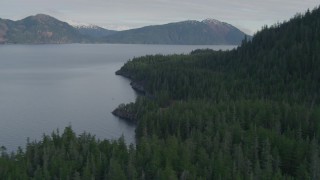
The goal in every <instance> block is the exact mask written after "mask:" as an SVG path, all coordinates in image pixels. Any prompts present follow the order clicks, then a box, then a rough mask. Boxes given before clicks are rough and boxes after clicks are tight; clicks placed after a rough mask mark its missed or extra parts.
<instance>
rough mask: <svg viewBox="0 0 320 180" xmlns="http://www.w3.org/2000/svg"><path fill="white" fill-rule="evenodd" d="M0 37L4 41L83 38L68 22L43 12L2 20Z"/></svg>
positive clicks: (77, 40) (79, 39)
mask: <svg viewBox="0 0 320 180" xmlns="http://www.w3.org/2000/svg"><path fill="white" fill-rule="evenodd" d="M1 34H2V36H1ZM0 38H1V39H2V42H5V43H74V42H82V41H83V40H84V39H83V36H82V35H81V34H80V33H79V32H78V31H77V30H75V29H74V28H73V27H72V26H70V25H69V24H67V23H65V22H62V21H59V20H57V19H55V18H53V17H51V16H48V15H44V14H38V15H35V16H29V17H27V18H25V19H22V20H19V21H10V20H2V21H1V23H0Z"/></svg>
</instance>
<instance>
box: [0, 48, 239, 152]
mask: <svg viewBox="0 0 320 180" xmlns="http://www.w3.org/2000/svg"><path fill="white" fill-rule="evenodd" d="M198 48H211V49H230V48H233V47H230V46H171V45H80V44H71V45H2V46H0V146H1V145H4V146H6V147H7V148H8V150H9V151H11V150H15V149H16V148H17V147H18V146H22V147H24V145H25V143H26V139H27V138H28V137H29V138H30V139H31V140H35V139H37V140H39V139H41V136H42V135H43V134H44V133H45V134H50V133H51V132H52V131H54V130H56V129H58V128H59V129H60V132H62V130H63V129H64V127H66V126H68V125H71V126H72V128H73V129H74V130H75V132H76V133H78V134H79V133H82V132H84V131H86V132H89V133H91V134H94V135H96V137H97V138H100V139H104V138H107V139H117V138H119V137H120V136H121V135H122V134H123V135H124V137H125V140H126V142H127V143H133V142H134V130H135V126H134V125H132V124H128V123H126V122H125V121H122V120H119V119H118V118H116V117H114V116H113V115H112V114H111V111H112V110H113V109H114V108H116V107H117V106H118V105H119V104H121V103H128V102H132V101H134V100H135V98H136V94H135V92H134V91H133V90H132V89H131V87H130V85H129V80H127V79H125V78H122V77H120V76H116V75H115V74H114V73H115V71H116V70H118V69H119V68H120V67H121V66H122V65H123V64H124V63H125V62H126V61H127V60H128V59H131V58H133V57H137V56H142V55H146V54H158V53H161V54H173V53H188V52H190V51H191V50H193V49H198Z"/></svg>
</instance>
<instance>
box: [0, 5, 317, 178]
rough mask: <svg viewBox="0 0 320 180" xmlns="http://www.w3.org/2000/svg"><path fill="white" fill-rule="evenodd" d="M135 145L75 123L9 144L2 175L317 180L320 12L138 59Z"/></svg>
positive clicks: (130, 69) (131, 66) (129, 67)
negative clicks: (223, 47) (237, 41)
mask: <svg viewBox="0 0 320 180" xmlns="http://www.w3.org/2000/svg"><path fill="white" fill-rule="evenodd" d="M118 74H122V75H126V76H127V77H129V78H130V79H132V80H133V81H134V82H143V88H144V90H145V91H146V92H148V93H149V94H150V95H151V96H152V98H150V97H147V96H141V97H138V98H137V100H136V102H135V103H133V104H129V105H122V106H121V107H122V108H126V109H128V110H129V111H130V113H131V114H132V116H134V118H135V119H136V120H137V129H136V138H137V144H136V145H135V146H134V145H130V146H127V145H126V144H125V143H124V141H123V138H121V139H119V140H118V141H109V140H103V141H100V140H96V139H95V138H94V137H93V136H91V135H88V134H82V135H80V136H77V135H75V134H74V132H73V131H72V129H71V127H67V128H66V129H65V130H64V132H63V133H62V134H61V135H60V134H59V133H58V132H56V133H53V134H52V135H51V136H44V137H43V139H42V141H40V142H29V143H28V144H27V147H26V150H25V151H23V150H21V149H20V150H18V151H17V152H15V153H12V154H10V153H7V152H6V151H5V150H4V149H2V153H1V158H0V177H2V178H3V179H164V180H165V179H320V153H319V151H320V144H319V143H320V91H319V89H320V9H319V8H317V9H314V10H312V11H307V12H306V13H305V14H303V15H301V14H298V15H296V16H295V17H294V18H292V19H291V20H290V21H288V22H284V23H282V24H276V25H274V26H272V27H264V28H263V29H262V30H261V31H259V32H258V33H257V34H256V35H254V37H253V38H252V39H251V40H247V39H245V40H244V41H243V43H242V45H241V46H239V47H238V48H237V49H234V50H230V51H213V50H195V51H193V52H191V53H190V54H188V55H168V56H164V55H153V56H144V57H139V58H134V59H132V60H130V61H128V62H127V63H126V64H125V65H124V66H123V67H122V68H121V69H120V70H119V72H118Z"/></svg>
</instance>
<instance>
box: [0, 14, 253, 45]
mask: <svg viewBox="0 0 320 180" xmlns="http://www.w3.org/2000/svg"><path fill="white" fill-rule="evenodd" d="M245 36H248V35H246V34H245V33H243V32H242V31H240V30H239V29H237V28H236V27H234V26H232V25H230V24H228V23H225V22H220V21H218V20H215V19H206V20H203V21H196V20H187V21H181V22H172V23H167V24H162V25H150V26H145V27H141V28H136V29H129V30H124V31H115V30H109V29H105V28H102V27H99V26H96V25H89V26H87V25H80V26H79V25H70V23H67V22H64V21H60V20H58V19H56V18H54V17H52V16H49V15H46V14H36V15H34V16H28V17H26V18H23V19H21V20H17V21H12V20H7V19H0V43H1V44H7V43H9V44H48V43H49V44H50V43H52V44H65V43H125V44H180V45H239V44H240V43H241V41H242V40H243V39H244V37H245Z"/></svg>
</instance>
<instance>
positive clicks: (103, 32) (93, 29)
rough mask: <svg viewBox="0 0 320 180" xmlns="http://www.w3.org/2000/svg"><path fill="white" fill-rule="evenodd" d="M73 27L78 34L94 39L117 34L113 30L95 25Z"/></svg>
mask: <svg viewBox="0 0 320 180" xmlns="http://www.w3.org/2000/svg"><path fill="white" fill-rule="evenodd" d="M73 27H74V28H76V29H77V30H78V31H79V32H80V34H82V35H86V36H90V37H94V38H101V37H106V36H109V35H112V34H115V33H117V32H118V31H114V30H108V29H104V28H102V27H99V26H96V25H73Z"/></svg>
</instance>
